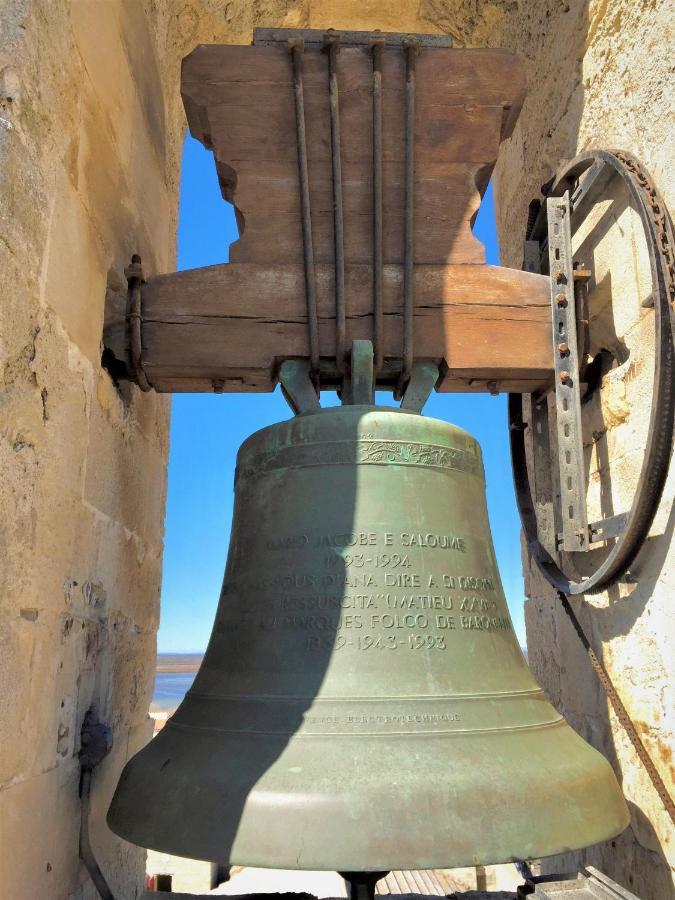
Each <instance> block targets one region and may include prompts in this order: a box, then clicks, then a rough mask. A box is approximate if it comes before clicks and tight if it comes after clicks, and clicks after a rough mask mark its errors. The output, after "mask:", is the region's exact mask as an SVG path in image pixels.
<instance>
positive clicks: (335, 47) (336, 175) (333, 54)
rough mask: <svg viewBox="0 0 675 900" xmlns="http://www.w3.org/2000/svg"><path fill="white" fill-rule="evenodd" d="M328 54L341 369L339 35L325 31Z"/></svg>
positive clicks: (341, 369)
mask: <svg viewBox="0 0 675 900" xmlns="http://www.w3.org/2000/svg"><path fill="white" fill-rule="evenodd" d="M324 48H325V50H326V53H327V55H328V94H329V105H330V138H331V141H330V149H331V162H332V169H333V241H334V247H335V360H336V362H337V369H338V372H342V373H344V370H345V342H346V335H347V313H346V307H345V248H344V225H343V215H342V158H341V152H340V100H339V86H338V75H337V58H338V53H339V52H340V35H339V34H338V33H337V32H332V31H329V32H328V33H327V34H326V36H325V37H324Z"/></svg>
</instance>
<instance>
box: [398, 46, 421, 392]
mask: <svg viewBox="0 0 675 900" xmlns="http://www.w3.org/2000/svg"><path fill="white" fill-rule="evenodd" d="M403 47H404V49H405V58H406V74H405V212H404V232H405V233H404V255H403V364H402V367H401V375H400V377H399V381H398V386H397V390H396V396H397V398H400V397H402V396H403V394H404V393H405V388H406V385H407V384H408V381H409V380H410V375H411V373H412V366H413V358H414V347H413V301H414V296H413V266H414V253H415V244H414V224H415V219H414V212H415V198H414V183H415V61H416V59H417V54H418V53H419V44H418V42H417V41H415V40H412V39H410V40H408V41H406V42H405V43H404V44H403Z"/></svg>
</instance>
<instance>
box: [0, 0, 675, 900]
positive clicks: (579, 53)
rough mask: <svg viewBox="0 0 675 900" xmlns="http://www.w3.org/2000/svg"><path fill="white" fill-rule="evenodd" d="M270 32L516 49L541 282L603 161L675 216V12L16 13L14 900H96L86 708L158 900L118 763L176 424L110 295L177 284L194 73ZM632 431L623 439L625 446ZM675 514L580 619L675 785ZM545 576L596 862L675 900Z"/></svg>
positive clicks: (4, 246) (148, 658)
mask: <svg viewBox="0 0 675 900" xmlns="http://www.w3.org/2000/svg"><path fill="white" fill-rule="evenodd" d="M256 24H262V25H268V26H269V25H275V26H281V25H283V26H301V27H319V28H323V27H330V26H332V27H335V28H364V29H371V28H376V27H378V28H382V29H385V30H397V31H444V32H449V33H451V34H453V35H454V36H455V38H456V41H457V43H458V44H460V45H467V46H505V47H508V48H510V49H513V50H514V51H516V52H517V53H519V54H520V55H521V56H522V57H523V58H524V59H525V61H526V65H527V69H528V73H529V76H530V94H529V97H528V99H527V101H526V104H525V108H524V110H523V113H522V115H521V118H520V123H519V125H518V126H517V128H516V131H515V133H514V135H513V137H512V138H511V139H510V140H509V142H508V143H507V145H506V146H505V147H504V151H503V153H502V156H501V159H500V162H499V165H498V171H497V177H496V185H497V203H498V219H499V225H500V232H501V239H502V259H503V261H504V263H505V264H508V265H514V266H518V265H519V264H520V257H521V249H520V242H521V236H522V233H523V227H524V220H525V212H526V206H527V203H528V201H529V200H530V198H531V197H533V196H535V195H536V193H537V190H538V187H539V185H540V184H541V183H543V182H544V181H545V180H546V179H547V178H548V177H549V176H550V174H551V173H552V170H553V169H554V168H555V166H556V165H557V162H558V160H559V159H560V158H561V157H567V158H569V157H571V156H573V155H574V154H575V153H576V152H577V151H578V150H579V149H581V148H584V147H587V146H590V145H597V146H605V147H607V146H613V145H614V146H616V145H618V146H622V147H623V148H624V149H627V150H630V151H633V152H634V153H635V154H636V155H637V156H638V157H640V158H641V159H642V160H643V161H644V162H645V164H646V165H647V166H648V167H649V168H650V169H651V171H652V174H653V175H654V176H655V178H656V179H657V181H658V182H659V183H660V186H661V189H662V190H663V191H664V192H666V194H667V196H668V192H670V194H669V196H668V199H669V200H670V201H671V208H672V206H673V202H672V201H673V199H674V198H673V196H672V185H671V184H669V182H668V181H667V179H666V174H667V170H668V165H669V163H672V150H671V149H670V148H671V146H672V137H673V118H672V115H671V114H670V109H669V105H668V104H669V97H668V93H667V91H666V84H667V75H668V65H669V61H668V53H667V47H668V45H669V39H668V34H669V33H670V32H669V29H670V28H671V25H670V21H669V16H668V10H667V4H663V3H662V4H659V3H655V2H653V0H615V2H612V3H608V2H607V0H596V2H586V0H569V2H564V0H491V2H488V0H461V2H460V0H457V2H454V3H453V2H451V0H421V2H420V3H419V4H410V3H406V2H402V0H390V2H388V3H386V4H385V3H384V2H364V0H359V2H356V0H321V2H319V0H298V2H294V0H255V2H244V0H227V2H226V0H181V2H177V0H70V2H67V0H6V2H5V3H4V4H3V9H2V12H1V13H0V238H1V240H0V271H1V272H2V274H3V278H2V282H1V287H0V290H1V291H2V301H1V304H0V317H1V319H0V365H2V373H3V380H2V383H1V384H0V390H1V391H2V393H1V394H0V454H1V462H0V466H1V467H2V473H3V476H2V479H0V499H1V503H2V516H1V518H0V584H1V586H2V587H1V594H0V672H1V675H0V684H1V685H2V690H1V691H0V884H1V885H2V890H1V892H2V895H3V897H7V898H8V900H32V898H34V897H38V896H39V897H49V898H51V897H53V898H62V897H63V898H67V897H79V898H89V897H93V896H94V893H93V889H92V888H91V885H90V884H89V881H88V878H87V876H86V874H85V873H84V872H83V870H82V868H81V866H80V865H79V863H78V858H77V834H78V827H79V802H78V764H77V751H78V748H79V743H78V742H79V729H80V725H81V722H82V718H83V716H84V712H85V711H86V709H87V708H88V707H89V706H93V707H94V708H95V709H96V711H97V712H98V714H99V716H100V717H101V718H102V719H103V720H105V721H107V722H108V723H109V724H110V725H111V726H112V727H113V730H114V734H115V749H114V751H113V754H112V756H111V757H110V758H109V759H108V760H107V761H106V762H105V763H104V764H103V765H102V766H101V768H100V769H99V770H98V771H97V773H96V775H95V784H94V816H95V820H96V821H95V828H94V835H93V840H94V845H95V847H96V850H97V853H98V854H99V856H100V862H101V865H102V867H103V869H104V871H105V872H106V873H107V874H108V876H109V878H110V881H111V883H112V886H113V889H114V890H115V891H116V893H117V895H118V896H119V897H121V898H124V900H126V898H132V897H134V896H137V892H138V891H139V890H140V886H141V880H142V871H143V865H142V863H143V855H142V853H141V852H139V851H137V850H136V849H134V848H132V847H130V846H129V845H128V844H125V843H124V842H121V841H118V840H117V839H115V838H114V837H113V836H112V835H111V834H110V833H109V832H108V830H107V828H106V826H105V823H104V811H105V809H106V807H107V803H108V799H109V797H110V794H111V792H112V790H113V788H114V784H115V782H116V778H117V775H118V773H119V770H120V768H121V766H122V763H123V762H124V760H125V759H126V758H127V757H128V756H129V755H130V754H131V753H132V752H134V750H135V749H136V748H137V747H138V746H140V744H141V743H143V741H145V740H146V738H147V737H148V736H149V733H150V732H149V729H148V720H147V718H146V712H147V707H148V701H149V698H150V693H151V688H152V676H153V668H154V641H155V637H154V636H155V631H156V627H157V621H158V596H159V585H160V566H161V534H162V519H163V504H164V491H165V462H166V452H167V422H168V402H167V399H166V398H161V397H157V396H154V395H152V394H150V395H141V393H140V392H139V391H138V390H137V389H136V388H132V389H128V388H125V389H122V390H120V389H118V388H117V387H116V386H115V385H114V384H113V382H112V381H111V379H110V377H109V376H108V374H107V373H106V372H105V371H104V370H102V369H101V366H100V354H101V347H100V338H101V328H102V320H103V310H104V305H105V301H106V295H107V296H108V299H109V300H110V299H115V297H116V295H119V294H120V292H121V291H123V283H124V282H123V269H124V265H125V264H126V263H127V261H128V259H129V256H130V254H131V253H132V252H133V251H135V250H138V251H139V252H140V253H141V254H142V255H143V260H144V265H145V268H146V271H147V272H148V273H150V274H153V273H156V272H160V271H170V270H171V269H172V268H173V266H174V245H175V230H176V202H177V189H178V176H179V166H180V148H181V142H182V136H183V129H184V118H183V112H182V105H181V101H180V96H179V92H178V85H179V78H180V60H181V58H182V57H183V56H184V55H186V54H187V53H188V52H189V51H190V50H191V49H192V48H193V47H194V46H195V44H197V43H200V42H212V41H231V42H236V43H243V42H247V41H249V40H250V37H251V28H252V27H253V26H254V25H256ZM670 43H671V44H672V33H671V35H670ZM612 215H613V213H612V212H611V211H610V213H609V216H610V219H611V217H612ZM620 215H621V216H623V219H620V216H619V215H617V216H616V219H617V221H616V222H614V224H612V225H611V227H609V228H608V229H606V231H607V234H608V237H607V239H606V241H605V243H604V245H603V246H597V247H596V246H594V245H592V244H589V246H588V252H589V253H591V254H592V256H593V259H592V261H593V263H594V265H595V268H596V281H597V282H599V285H598V286H597V287H595V290H596V296H597V298H599V299H596V301H594V302H595V303H596V308H597V309H598V311H599V314H603V315H605V316H609V317H610V318H611V316H612V315H613V313H610V312H608V311H607V310H608V309H609V310H611V308H612V307H611V305H610V306H608V304H607V302H606V297H607V293H608V290H607V289H608V284H609V282H608V280H607V279H608V275H609V274H611V275H612V277H613V278H614V279H615V280H614V281H612V284H611V286H612V293H613V295H614V297H615V298H616V297H617V296H618V295H619V294H621V297H622V298H623V297H624V296H625V298H626V299H625V301H624V300H623V299H622V301H621V302H622V304H623V305H622V307H621V308H622V309H623V312H622V314H621V315H622V316H623V319H622V323H621V329H620V331H621V334H620V335H619V337H625V338H626V340H625V344H626V346H629V350H630V359H629V362H628V365H626V366H624V368H623V369H622V368H621V366H617V367H616V369H615V370H614V374H611V373H610V375H609V376H608V381H607V384H606V385H604V386H603V392H604V393H603V397H605V398H606V402H604V406H602V407H601V409H600V414H603V410H604V412H605V413H606V412H607V410H608V409H609V408H610V407H611V408H612V409H613V408H614V407H616V406H617V404H618V406H619V408H620V409H624V408H625V409H627V410H628V413H627V415H624V414H623V413H621V414H620V415H618V416H617V417H616V419H617V421H616V423H615V422H614V419H613V418H612V417H611V416H608V417H607V425H608V427H607V429H606V431H607V433H608V435H609V436H608V437H607V438H605V439H604V440H605V442H606V447H607V453H608V454H609V458H611V459H612V460H613V462H614V459H615V458H616V460H617V461H618V459H619V457H620V456H621V457H623V458H624V462H622V464H621V465H620V466H619V467H618V468H617V467H616V466H614V467H613V469H612V473H613V475H612V478H613V479H614V481H613V484H612V485H610V488H611V490H612V491H616V502H617V503H618V502H620V501H623V500H625V497H626V496H627V494H628V487H627V485H628V482H629V481H630V476H631V474H632V473H633V471H634V462H635V459H636V458H639V451H640V447H641V446H642V444H641V441H642V442H643V439H644V423H645V417H646V409H647V404H646V401H645V398H644V396H642V395H641V394H640V393H639V391H638V388H637V387H636V388H635V390H633V388H631V386H630V385H631V384H632V383H634V384H635V385H642V384H643V381H641V380H640V379H639V378H638V377H637V375H636V372H637V371H638V368H639V366H640V365H642V367H643V368H645V367H648V365H649V363H650V356H649V354H650V347H649V340H648V338H649V327H650V325H649V322H650V318H649V313H648V311H645V310H643V309H642V307H641V306H640V300H641V298H642V293H641V291H642V289H643V288H642V280H641V278H640V277H638V276H637V275H636V269H637V270H638V272H639V271H640V270H641V269H642V265H641V263H640V261H639V260H640V254H639V236H638V234H637V233H636V236H635V239H634V241H632V242H631V240H630V239H629V237H630V229H631V228H632V227H633V226H632V220H631V215H630V210H623V211H621V213H620ZM612 222H613V220H612ZM624 226H625V227H624ZM617 229H618V231H617ZM617 234H619V237H620V238H621V240H619V239H618V238H617ZM624 234H626V235H628V236H629V237H628V238H627V240H626V241H624V240H623V237H624ZM612 235H614V238H613V237H612ZM615 238H616V239H615ZM627 245H630V247H631V249H630V251H627V249H626V246H627ZM628 257H629V258H628ZM617 266H618V270H619V274H617V272H616V271H615V270H616V269H617ZM610 270H611V272H610ZM603 273H604V274H603ZM623 288H626V293H625V295H624V293H622V289H623ZM628 288H630V290H628ZM603 291H604V293H603ZM603 297H604V298H605V299H604V301H603ZM616 302H617V301H616V300H615V305H616ZM610 324H611V323H610ZM614 332H615V333H616V328H614ZM630 363H635V364H636V365H634V366H633V369H630ZM636 366H637V368H636ZM629 370H630V371H629ZM638 374H639V373H638ZM640 390H642V388H641V387H640ZM617 397H618V400H617ZM622 403H623V407H622ZM615 424H616V427H617V428H619V429H621V428H622V429H623V431H621V430H620V431H617V432H616V433H615V435H614V436H613V435H612V429H613V428H614V426H615ZM603 446H604V445H603ZM625 450H628V451H633V452H632V453H631V452H628V453H626V452H625ZM631 461H632V462H631ZM589 465H590V466H591V471H592V474H593V473H597V474H596V475H594V477H595V482H593V483H597V482H601V481H602V479H603V478H605V479H606V477H607V476H606V474H602V470H603V465H604V469H605V470H606V460H605V462H604V464H603V461H602V460H601V459H599V457H597V455H596V456H595V457H593V458H592V459H591V461H590V463H589ZM615 472H616V474H614V473H615ZM622 490H623V493H622ZM672 496H673V487H672V479H671V485H670V487H669V489H668V491H667V498H666V499H665V500H664V503H663V505H662V510H661V512H660V515H659V518H658V519H657V522H656V523H655V527H654V536H653V539H651V540H650V542H649V546H648V548H647V549H646V550H645V552H644V553H643V554H642V556H641V558H640V563H639V566H638V567H637V568H636V569H635V574H636V576H637V578H638V582H637V584H633V585H628V586H625V587H621V588H619V589H616V590H614V591H613V592H612V593H610V594H609V595H600V596H598V597H594V598H590V599H589V600H588V602H587V603H586V605H584V606H583V610H582V612H581V616H582V619H583V621H584V624H585V625H587V626H588V627H589V630H590V632H591V635H592V639H593V641H594V644H595V647H596V650H597V651H598V652H600V653H601V654H602V656H603V659H604V661H605V664H606V665H607V666H608V667H609V669H610V671H611V673H612V676H613V678H614V679H615V681H616V684H617V686H618V688H619V690H620V691H621V693H622V696H623V698H624V701H625V703H626V705H627V706H628V708H629V710H630V712H631V713H632V715H633V716H634V717H635V719H636V720H637V721H638V723H639V725H640V727H641V729H642V731H643V734H644V737H645V740H646V742H647V744H648V746H649V747H650V750H651V752H652V754H653V756H654V757H655V760H656V762H657V764H658V765H659V766H660V767H661V768H662V771H663V774H664V777H666V776H667V775H668V771H667V765H668V762H669V759H668V754H669V747H671V746H672V744H671V743H669V740H670V739H671V735H670V733H669V731H668V726H667V723H666V711H667V710H668V709H669V708H670V709H672V695H670V696H671V699H670V701H669V699H668V697H669V695H668V692H669V690H670V689H671V688H672V684H673V673H672V671H669V670H668V668H667V667H668V666H669V665H671V666H672V661H671V662H669V661H668V656H667V654H666V646H667V636H668V634H671V635H672V619H671V620H669V619H668V603H667V600H668V598H667V597H666V594H667V593H672V587H673V581H674V579H675V573H674V571H673V556H672V550H671V549H670V537H671V535H672V516H669V509H670V505H671V500H672ZM617 509H618V507H617ZM525 565H526V571H527V590H528V595H529V597H530V598H531V599H530V600H529V601H528V609H527V621H528V636H529V645H530V654H531V661H532V665H533V668H534V670H535V672H536V674H537V676H538V677H539V678H540V680H541V681H542V683H543V684H544V686H545V687H546V688H547V690H548V691H549V693H550V695H551V697H552V699H553V701H554V703H556V704H557V705H558V707H559V708H561V709H562V711H563V712H564V713H565V714H566V715H567V716H568V718H569V719H570V721H571V722H572V724H573V725H574V726H575V727H576V728H578V729H579V730H580V731H581V732H582V733H583V734H584V735H585V736H586V737H588V738H589V739H590V740H591V741H592V742H593V743H595V744H596V745H597V746H599V747H601V749H603V750H604V751H605V752H606V753H607V755H608V756H609V757H610V759H611V760H612V762H613V763H614V765H615V767H616V770H617V773H618V774H619V776H620V778H621V779H622V781H623V784H624V787H625V789H626V793H627V795H628V798H629V801H630V803H631V809H632V812H633V821H632V825H631V828H630V829H629V830H628V831H627V832H626V833H625V835H623V836H622V837H621V838H620V839H618V840H617V842H616V846H611V845H608V846H604V847H601V848H599V849H598V850H594V851H590V852H589V853H588V855H587V858H589V859H591V860H592V861H595V862H596V863H598V864H599V865H600V866H601V867H602V868H603V869H604V870H605V871H607V872H608V874H610V875H612V876H614V877H615V878H617V879H618V880H619V881H621V882H623V883H624V884H626V886H631V884H633V887H634V890H635V892H636V893H638V894H639V895H640V896H641V897H642V898H644V900H663V898H664V897H665V896H668V892H669V890H670V889H669V888H668V887H667V884H668V874H667V872H668V870H667V858H668V857H669V855H670V854H672V846H671V843H670V840H672V832H669V831H668V822H667V820H666V818H665V816H664V814H663V812H662V810H661V808H660V805H659V801H658V798H656V797H655V794H654V792H653V789H652V788H651V786H650V784H649V783H648V781H647V780H646V779H645V777H644V774H643V772H642V770H641V768H640V766H639V764H638V762H637V760H636V758H635V754H634V753H633V751H632V749H631V748H630V746H629V745H628V743H627V742H626V740H625V737H624V735H623V734H622V732H621V730H620V728H619V727H618V725H617V723H616V722H615V721H614V718H613V716H612V715H611V714H610V713H608V709H607V704H606V701H605V699H604V697H603V695H602V693H601V692H600V691H599V689H598V687H597V684H596V682H595V680H594V675H593V673H592V671H591V670H590V669H589V667H588V664H587V662H586V660H585V658H584V657H583V655H582V654H581V653H580V650H579V647H578V646H577V644H576V643H575V641H576V638H575V637H574V635H573V634H572V632H571V629H570V628H569V626H568V625H567V623H566V622H565V621H564V620H563V619H562V617H561V614H560V612H559V611H558V609H557V608H556V607H555V605H554V603H553V600H552V597H551V592H550V590H549V589H548V588H547V586H546V585H545V584H544V583H542V580H541V578H540V577H539V576H538V575H537V574H536V573H535V572H534V571H532V570H531V569H530V567H529V564H528V563H527V561H526V564H525ZM581 603H582V601H575V604H576V606H577V607H579V606H580V604H581ZM670 608H671V609H672V604H671V606H670ZM671 615H672V614H671ZM576 862H578V859H576V860H574V861H570V860H564V861H560V862H558V863H555V864H556V865H558V864H569V865H572V864H576ZM631 878H632V879H633V881H632V882H631Z"/></svg>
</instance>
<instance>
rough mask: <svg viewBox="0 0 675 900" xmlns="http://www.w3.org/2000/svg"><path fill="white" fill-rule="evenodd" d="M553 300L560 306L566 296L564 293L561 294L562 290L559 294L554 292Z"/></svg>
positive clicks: (564, 301) (565, 300) (565, 301)
mask: <svg viewBox="0 0 675 900" xmlns="http://www.w3.org/2000/svg"><path fill="white" fill-rule="evenodd" d="M555 302H556V303H557V304H558V306H562V305H563V303H567V296H566V295H565V294H563V293H562V292H561V293H559V294H556V295H555Z"/></svg>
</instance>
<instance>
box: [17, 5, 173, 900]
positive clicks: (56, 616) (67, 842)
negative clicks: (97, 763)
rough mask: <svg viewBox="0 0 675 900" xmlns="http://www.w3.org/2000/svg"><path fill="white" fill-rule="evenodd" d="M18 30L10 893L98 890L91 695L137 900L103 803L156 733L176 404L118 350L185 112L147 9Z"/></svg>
mask: <svg viewBox="0 0 675 900" xmlns="http://www.w3.org/2000/svg"><path fill="white" fill-rule="evenodd" d="M0 34H1V37H0V54H1V55H0V85H2V87H1V89H0V90H1V93H0V116H1V117H2V118H1V120H0V217H1V225H0V230H1V239H0V272H2V278H1V279H0V283H1V287H0V290H1V291H2V302H1V305H0V317H1V325H0V334H1V337H0V371H1V373H2V376H1V380H0V391H1V394H0V460H1V461H0V468H1V470H2V476H1V477H0V499H1V503H2V515H1V516H0V584H1V595H0V684H1V685H2V688H1V690H0V895H2V896H3V897H4V898H7V900H20V898H21V900H23V898H25V900H29V898H31V900H32V898H37V897H40V898H66V897H83V898H84V897H93V896H95V893H94V892H93V888H92V887H91V885H90V883H89V879H88V877H87V876H86V873H85V872H84V871H83V869H82V868H81V866H80V864H79V860H78V831H79V799H78V779H79V766H78V757H77V754H78V750H79V731H80V727H81V724H82V719H83V717H84V714H85V712H86V710H87V709H88V708H89V707H93V708H94V709H95V710H96V712H97V714H98V715H99V717H100V718H101V719H102V720H103V721H105V722H107V723H108V724H109V725H110V726H111V727H112V729H113V732H114V750H113V752H112V755H111V757H110V758H109V759H108V760H107V761H106V763H105V764H104V766H102V767H101V769H100V770H99V771H98V772H97V774H96V776H95V789H94V797H93V804H94V813H95V817H96V825H95V828H94V834H93V840H94V844H95V846H96V849H97V852H99V853H100V856H101V860H100V861H101V865H102V867H103V868H104V869H105V871H106V872H107V873H109V876H110V880H111V883H112V885H113V888H114V890H115V891H116V892H117V896H118V897H120V898H131V897H134V896H135V895H136V888H137V887H140V885H141V884H142V877H143V871H144V854H143V853H142V852H141V851H139V850H136V849H133V848H131V847H129V845H125V844H123V842H121V841H119V840H117V839H115V838H113V837H112V835H111V834H110V833H109V832H108V830H107V828H106V826H105V824H104V812H105V806H106V802H107V798H108V796H109V795H110V793H111V791H112V789H113V787H114V783H115V780H116V777H117V775H118V773H119V771H120V769H121V766H122V764H123V763H124V761H125V760H126V758H127V757H128V755H129V754H130V753H131V752H133V751H134V750H135V749H136V748H138V747H140V746H141V745H142V744H143V743H144V742H145V741H146V740H147V739H148V737H149V736H150V734H151V729H150V728H149V723H148V719H147V709H148V703H149V699H150V695H151V690H152V682H153V675H154V653H155V633H156V630H157V625H158V618H159V615H158V614H159V586H160V574H161V555H162V528H163V526H162V520H163V509H164V494H165V481H166V474H165V465H166V457H167V424H168V414H169V400H168V398H165V397H159V396H152V395H148V396H143V395H141V393H140V391H138V390H137V389H136V388H133V389H126V390H124V391H119V390H118V389H117V388H116V387H115V385H114V384H113V383H112V381H111V379H110V378H109V376H108V375H107V373H106V372H105V371H103V370H102V369H101V366H100V359H101V346H100V342H101V328H102V322H103V309H104V302H105V298H106V292H110V291H112V292H115V291H119V290H120V288H122V285H123V284H124V266H125V264H126V263H127V262H128V260H129V257H130V254H131V252H132V251H133V250H136V249H138V250H140V252H141V253H142V254H143V256H144V259H145V261H146V263H147V266H148V270H149V271H157V270H162V271H165V270H168V269H170V268H171V267H172V266H173V264H174V245H175V230H176V220H175V213H176V184H177V182H176V177H177V170H178V162H177V158H176V157H175V156H173V157H171V156H170V153H171V151H172V149H173V150H174V151H175V149H176V148H177V147H178V141H179V137H180V132H181V127H182V126H181V123H180V122H176V123H175V124H174V125H173V126H172V125H171V123H170V122H169V121H168V116H167V110H166V108H165V102H164V94H163V91H164V86H163V82H162V79H161V77H160V73H159V65H160V57H161V54H162V53H163V52H164V46H163V44H160V35H159V28H158V25H157V24H156V23H155V22H154V21H153V18H151V17H147V16H146V15H145V14H144V12H143V8H142V6H141V5H140V4H138V3H135V2H133V3H129V4H126V5H125V4H117V3H112V2H111V3H109V2H92V0H83V2H70V3H68V2H59V0H45V2H29V0H9V2H6V3H4V4H3V6H2V11H1V12H0ZM171 127H173V128H174V129H175V135H176V136H175V138H174V139H172V138H171V134H170V130H171Z"/></svg>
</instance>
